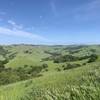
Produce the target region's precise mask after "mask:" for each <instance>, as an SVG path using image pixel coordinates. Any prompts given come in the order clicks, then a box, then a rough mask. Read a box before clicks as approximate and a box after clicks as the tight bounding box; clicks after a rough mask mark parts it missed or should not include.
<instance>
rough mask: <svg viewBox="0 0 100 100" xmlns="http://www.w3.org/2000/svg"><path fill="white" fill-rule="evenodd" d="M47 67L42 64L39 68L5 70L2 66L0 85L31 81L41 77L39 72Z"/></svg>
mask: <svg viewBox="0 0 100 100" xmlns="http://www.w3.org/2000/svg"><path fill="white" fill-rule="evenodd" d="M47 67H48V65H47V64H43V65H41V66H27V65H25V66H24V67H18V68H15V69H12V68H5V66H4V65H3V64H2V66H0V85H5V84H9V83H13V82H17V81H21V80H27V79H31V78H33V77H39V76H41V75H42V74H41V71H42V70H45V69H47Z"/></svg>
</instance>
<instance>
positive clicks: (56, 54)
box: [0, 45, 100, 100]
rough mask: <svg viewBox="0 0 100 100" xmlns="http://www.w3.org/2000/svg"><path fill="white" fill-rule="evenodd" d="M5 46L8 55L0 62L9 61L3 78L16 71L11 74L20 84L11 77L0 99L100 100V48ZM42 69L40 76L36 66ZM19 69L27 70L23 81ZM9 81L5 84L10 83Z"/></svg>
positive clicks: (1, 90)
mask: <svg viewBox="0 0 100 100" xmlns="http://www.w3.org/2000/svg"><path fill="white" fill-rule="evenodd" d="M2 47H3V48H2V49H4V50H5V52H6V53H5V55H4V54H2V52H1V53H0V55H1V57H0V60H1V61H3V60H5V59H8V62H7V63H5V64H4V66H5V69H3V71H1V73H3V74H0V77H1V78H2V77H4V76H3V75H5V73H6V72H7V70H8V72H7V73H6V74H9V72H10V73H12V71H13V73H12V74H11V75H12V77H13V78H16V77H17V78H16V79H18V81H15V80H13V81H12V79H10V78H9V77H7V79H9V80H10V84H9V83H8V84H6V85H3V84H1V86H0V100H100V95H99V94H100V84H99V82H100V74H99V73H100V67H99V66H100V46H99V45H91V46H85V45H84V46H74V45H73V46H34V45H11V46H2ZM2 49H0V50H2ZM26 65H27V66H26ZM44 65H45V66H46V65H47V66H46V67H45V66H44ZM41 66H42V69H41V70H40V71H39V72H38V73H37V74H40V75H38V77H37V75H35V74H36V72H35V71H34V70H36V68H35V67H39V68H41ZM8 68H9V69H8ZM18 68H22V69H21V70H22V71H24V70H25V73H21V74H25V75H28V77H27V78H26V77H24V78H25V79H24V80H20V75H19V74H20V71H19V72H17V71H18ZM30 68H31V69H30ZM26 71H27V72H28V74H27V72H26ZM30 71H31V73H29V72H30ZM16 73H17V74H16ZM17 75H19V77H18V76H17ZM29 75H30V77H29ZM34 75H35V77H34ZM21 78H23V76H21ZM5 79H6V75H5ZM5 79H3V81H4V82H6V81H8V80H6V81H5ZM0 81H1V80H0Z"/></svg>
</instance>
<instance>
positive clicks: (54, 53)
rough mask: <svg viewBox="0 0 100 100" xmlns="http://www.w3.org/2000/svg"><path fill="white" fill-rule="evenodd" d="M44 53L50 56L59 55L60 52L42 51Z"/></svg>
mask: <svg viewBox="0 0 100 100" xmlns="http://www.w3.org/2000/svg"><path fill="white" fill-rule="evenodd" d="M44 53H47V54H50V55H52V56H59V55H61V53H59V52H50V51H44Z"/></svg>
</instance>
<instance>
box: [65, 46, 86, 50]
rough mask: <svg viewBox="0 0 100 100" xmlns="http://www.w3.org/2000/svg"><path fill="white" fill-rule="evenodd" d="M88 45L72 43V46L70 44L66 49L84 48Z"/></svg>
mask: <svg viewBox="0 0 100 100" xmlns="http://www.w3.org/2000/svg"><path fill="white" fill-rule="evenodd" d="M87 47H88V46H86V45H71V46H68V47H66V48H64V50H68V51H70V50H79V49H82V48H87Z"/></svg>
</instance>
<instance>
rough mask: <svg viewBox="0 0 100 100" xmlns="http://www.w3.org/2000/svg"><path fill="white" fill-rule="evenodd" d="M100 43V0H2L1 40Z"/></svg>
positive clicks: (0, 10) (0, 18) (10, 42)
mask: <svg viewBox="0 0 100 100" xmlns="http://www.w3.org/2000/svg"><path fill="white" fill-rule="evenodd" d="M20 43H24V44H67V45H68V44H100V0H0V44H20Z"/></svg>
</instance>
